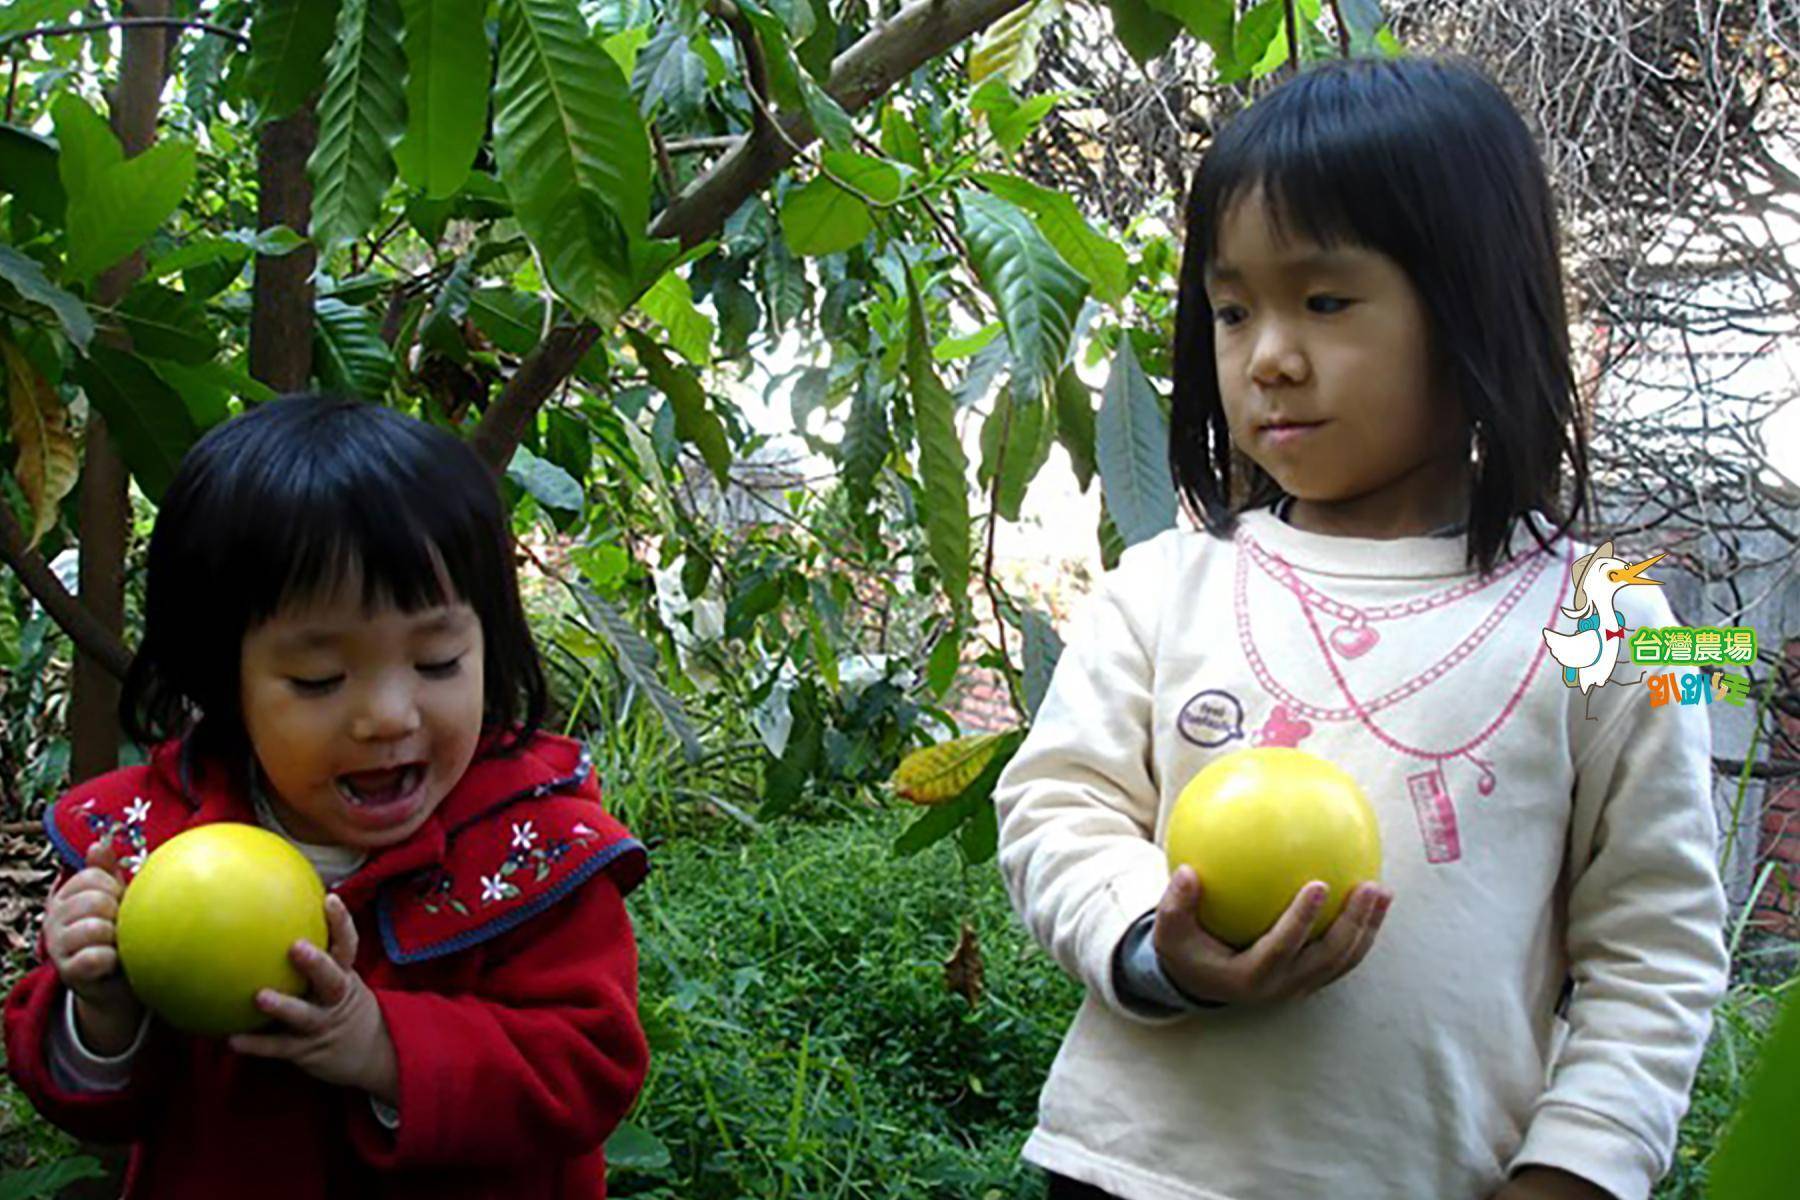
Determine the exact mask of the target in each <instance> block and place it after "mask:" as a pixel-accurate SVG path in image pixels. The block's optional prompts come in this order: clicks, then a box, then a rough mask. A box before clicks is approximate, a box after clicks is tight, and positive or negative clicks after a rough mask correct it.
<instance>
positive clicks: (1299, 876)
mask: <svg viewBox="0 0 1800 1200" xmlns="http://www.w3.org/2000/svg"><path fill="white" fill-rule="evenodd" d="M1166 846H1167V849H1168V854H1169V869H1170V870H1171V871H1172V870H1174V869H1175V868H1177V867H1179V866H1181V865H1182V864H1183V863H1186V864H1187V865H1189V866H1191V867H1193V868H1194V871H1195V873H1196V874H1197V875H1199V877H1200V886H1201V897H1200V924H1201V927H1202V928H1204V929H1206V930H1207V931H1208V932H1209V933H1211V934H1212V935H1213V936H1214V937H1216V938H1218V939H1219V940H1220V941H1222V942H1224V943H1226V944H1227V945H1230V946H1236V947H1240V948H1241V947H1244V946H1248V945H1250V944H1251V943H1252V942H1254V941H1256V939H1257V938H1259V937H1261V936H1262V935H1263V934H1264V933H1265V932H1267V931H1268V929H1269V927H1270V926H1272V925H1273V924H1275V922H1276V920H1277V919H1278V918H1279V917H1280V916H1281V914H1282V913H1283V912H1284V911H1286V909H1287V906H1288V905H1289V904H1291V903H1292V902H1293V900H1294V897H1295V895H1296V894H1297V893H1298V892H1299V891H1300V889H1301V888H1303V887H1305V886H1306V885H1307V884H1308V883H1310V882H1312V881H1313V880H1315V879H1316V880H1322V881H1324V882H1325V883H1326V884H1327V885H1329V886H1330V888H1331V891H1330V893H1329V895H1328V897H1327V900H1326V903H1325V907H1324V908H1323V909H1322V910H1320V912H1319V916H1318V918H1317V920H1315V921H1314V922H1313V927H1312V931H1311V934H1310V936H1312V937H1318V936H1319V935H1320V934H1321V933H1323V932H1324V931H1325V928H1326V926H1328V925H1330V924H1331V922H1332V920H1333V918H1335V917H1336V916H1337V915H1338V913H1339V911H1341V910H1342V909H1343V907H1344V901H1345V900H1347V899H1348V898H1349V896H1350V893H1351V892H1352V891H1353V890H1354V889H1355V888H1356V885H1357V884H1359V883H1365V882H1368V881H1372V880H1376V879H1379V878H1380V877H1381V829H1380V826H1379V825H1378V824H1377V822H1376V819H1375V810H1374V809H1372V808H1370V807H1369V801H1368V799H1367V798H1366V797H1364V796H1363V794H1362V789H1361V788H1359V787H1357V786H1356V781H1355V780H1354V779H1352V778H1351V777H1350V776H1349V775H1348V774H1346V773H1345V772H1344V771H1343V770H1342V769H1340V768H1339V767H1337V766H1336V765H1335V764H1333V763H1330V762H1327V761H1326V760H1325V759H1322V758H1320V757H1319V756H1318V755H1316V754H1308V753H1307V752H1306V751H1304V750H1296V749H1293V748H1291V747H1286V746H1262V747H1257V748H1255V749H1249V750H1238V751H1236V752H1234V753H1231V754H1227V755H1225V756H1224V757H1222V758H1219V759H1217V760H1216V761H1214V762H1211V763H1209V764H1207V766H1206V767H1205V768H1204V769H1202V770H1201V771H1200V773H1199V774H1197V775H1195V776H1194V777H1193V778H1192V779H1191V780H1189V781H1188V784H1187V786H1186V787H1184V788H1182V789H1181V794H1180V795H1179V796H1178V797H1176V800H1175V811H1174V812H1173V813H1171V814H1170V816H1169V828H1168V835H1167V841H1166Z"/></svg>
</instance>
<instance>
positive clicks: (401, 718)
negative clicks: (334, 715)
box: [350, 684, 419, 741]
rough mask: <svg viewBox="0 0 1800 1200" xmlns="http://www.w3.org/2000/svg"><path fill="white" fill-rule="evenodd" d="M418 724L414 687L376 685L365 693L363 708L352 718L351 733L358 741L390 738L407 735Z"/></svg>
mask: <svg viewBox="0 0 1800 1200" xmlns="http://www.w3.org/2000/svg"><path fill="white" fill-rule="evenodd" d="M418 727H419V707H418V705H417V704H415V703H413V696H412V690H411V689H410V688H407V687H405V686H403V685H394V684H388V685H377V686H376V687H374V688H371V689H370V690H369V691H368V692H366V693H365V694H364V700H363V704H362V708H361V710H360V711H359V712H358V713H357V714H356V716H355V717H354V718H353V719H352V720H351V723H350V733H351V736H353V737H355V738H356V739H358V740H359V741H387V740H390V739H393V738H397V737H404V736H406V735H407V734H409V733H412V732H413V731H414V730H416V729H418Z"/></svg>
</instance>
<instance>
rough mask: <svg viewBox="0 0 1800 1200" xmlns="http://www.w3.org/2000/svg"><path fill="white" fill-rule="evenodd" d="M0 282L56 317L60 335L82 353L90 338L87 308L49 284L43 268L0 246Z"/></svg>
mask: <svg viewBox="0 0 1800 1200" xmlns="http://www.w3.org/2000/svg"><path fill="white" fill-rule="evenodd" d="M0 279H3V280H5V281H6V282H7V283H9V284H11V285H12V287H13V290H14V291H16V292H18V293H19V295H20V297H22V298H23V299H24V300H25V301H26V302H27V303H29V304H35V305H39V306H41V307H43V308H47V309H49V310H50V311H51V312H52V313H54V314H56V319H57V321H58V322H59V323H60V324H61V325H62V330H63V334H64V335H65V336H67V337H68V339H69V340H70V341H71V342H74V343H75V345H76V346H78V347H79V348H81V349H83V350H86V349H87V344H88V340H89V339H90V338H92V337H93V336H94V321H93V318H92V317H90V316H88V310H87V305H85V304H83V303H82V302H81V301H79V300H77V299H76V298H75V297H74V296H72V295H70V294H69V293H68V292H65V291H63V290H62V289H61V288H59V287H57V286H56V285H55V284H54V283H51V282H50V280H49V279H48V278H46V277H45V275H44V269H43V268H42V267H40V266H38V265H37V262H36V261H35V260H33V259H29V258H26V257H25V256H24V255H23V254H20V253H19V252H18V251H17V250H14V249H13V248H12V247H11V246H6V245H0Z"/></svg>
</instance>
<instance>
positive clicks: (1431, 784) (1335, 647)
mask: <svg viewBox="0 0 1800 1200" xmlns="http://www.w3.org/2000/svg"><path fill="white" fill-rule="evenodd" d="M1236 540H1237V544H1238V550H1239V553H1238V556H1237V572H1236V579H1235V581H1234V594H1233V607H1234V608H1235V610H1236V616H1237V627H1238V641H1239V644H1240V645H1242V646H1243V648H1244V654H1245V657H1246V658H1247V659H1248V660H1249V663H1250V669H1251V671H1252V673H1253V674H1254V675H1255V676H1256V679H1257V682H1258V683H1259V684H1261V685H1262V687H1263V688H1264V690H1265V691H1267V692H1268V693H1269V695H1271V696H1273V697H1275V699H1276V700H1277V701H1278V702H1279V703H1277V704H1276V705H1275V707H1274V709H1273V710H1272V711H1271V713H1270V714H1269V718H1268V720H1267V721H1265V722H1264V724H1263V726H1262V728H1261V729H1260V730H1259V731H1258V733H1257V735H1256V738H1255V742H1256V744H1257V745H1259V746H1298V745H1299V744H1300V741H1301V739H1303V738H1305V737H1306V736H1307V735H1308V734H1310V733H1311V732H1312V731H1313V725H1312V722H1313V721H1326V722H1336V721H1348V720H1351V719H1355V720H1357V721H1359V722H1360V723H1361V724H1362V725H1363V727H1364V728H1365V729H1367V730H1368V731H1369V733H1370V734H1371V735H1372V736H1374V738H1375V739H1376V740H1377V741H1379V742H1380V743H1381V744H1382V745H1384V746H1386V747H1387V748H1388V749H1390V750H1392V751H1394V752H1396V753H1398V754H1401V755H1404V756H1406V757H1408V758H1413V759H1417V760H1420V761H1421V762H1422V763H1423V764H1425V769H1423V770H1419V771H1415V772H1412V773H1410V774H1408V775H1407V777H1406V784H1407V791H1408V793H1409V796H1410V798H1411V800H1412V802H1413V809H1414V812H1415V815H1416V816H1417V817H1418V821H1419V831H1420V835H1421V837H1422V838H1423V840H1424V844H1425V859H1426V861H1427V862H1431V863H1447V862H1455V861H1457V860H1458V859H1459V858H1461V857H1462V839H1461V835H1460V833H1459V831H1458V828H1457V823H1456V807H1455V803H1454V801H1453V799H1452V797H1451V795H1450V789H1449V786H1448V784H1447V783H1446V782H1445V778H1444V770H1443V764H1444V763H1445V762H1447V761H1450V760H1454V759H1458V758H1461V759H1466V760H1467V761H1468V762H1469V763H1470V764H1471V765H1472V766H1474V767H1475V768H1476V769H1477V770H1478V771H1479V772H1480V778H1479V781H1478V783H1477V785H1476V787H1477V790H1478V791H1479V792H1480V793H1481V794H1482V795H1483V796H1488V795H1492V794H1493V791H1494V788H1495V786H1496V782H1497V780H1496V778H1495V774H1494V769H1493V764H1492V763H1491V762H1489V761H1488V760H1486V759H1482V758H1479V757H1477V756H1476V754H1475V750H1476V748H1477V747H1479V746H1480V745H1481V744H1482V743H1484V742H1486V741H1487V740H1488V739H1489V738H1491V737H1493V736H1494V735H1495V734H1497V733H1499V732H1500V730H1501V729H1502V728H1504V727H1505V725H1506V722H1507V721H1508V720H1509V719H1510V718H1511V717H1512V714H1513V712H1514V711H1515V710H1516V709H1517V708H1518V704H1519V700H1520V698H1521V697H1522V696H1523V695H1524V694H1525V689H1526V687H1528V686H1529V685H1530V683H1531V680H1532V679H1533V678H1535V677H1536V675H1537V671H1538V667H1539V665H1540V664H1541V663H1542V662H1543V659H1544V645H1543V642H1542V639H1538V641H1537V647H1536V651H1535V652H1534V653H1533V655H1532V657H1531V662H1530V664H1529V665H1528V666H1527V667H1526V669H1525V672H1524V674H1523V675H1522V677H1521V678H1520V680H1519V683H1518V686H1517V687H1515V688H1514V689H1513V691H1512V694H1511V695H1510V696H1509V697H1508V698H1507V700H1506V702H1505V704H1504V705H1502V706H1501V708H1500V710H1499V711H1498V712H1497V713H1496V714H1495V715H1494V716H1493V717H1492V718H1491V719H1490V720H1488V721H1487V722H1486V723H1485V724H1484V725H1483V726H1482V727H1481V729H1480V730H1479V731H1478V732H1477V733H1475V734H1474V736H1472V737H1470V738H1468V739H1466V740H1465V741H1463V742H1462V743H1461V744H1460V745H1456V746H1450V747H1445V748H1431V747H1421V746H1413V745H1409V744H1407V743H1406V742H1404V741H1402V740H1401V739H1400V738H1398V737H1396V736H1395V735H1393V734H1392V733H1390V732H1388V731H1387V730H1386V729H1383V728H1382V727H1381V726H1380V725H1379V724H1377V723H1376V721H1375V715H1376V714H1377V713H1379V712H1381V711H1383V710H1384V709H1387V708H1389V707H1391V706H1393V705H1395V704H1398V703H1399V702H1400V701H1402V700H1405V699H1407V698H1408V697H1410V696H1413V695H1416V694H1417V693H1420V692H1423V691H1425V690H1426V689H1427V688H1429V687H1431V686H1432V685H1433V684H1434V683H1436V682H1437V681H1438V680H1440V679H1442V678H1443V677H1444V676H1445V675H1446V674H1448V673H1449V672H1450V671H1451V670H1452V669H1453V668H1455V667H1456V666H1457V664H1459V663H1461V662H1462V661H1463V660H1465V659H1467V658H1468V657H1469V656H1470V655H1471V654H1473V653H1474V652H1475V651H1476V649H1477V648H1479V647H1480V646H1481V644H1482V643H1483V642H1485V641H1487V639H1488V638H1489V637H1490V636H1492V634H1493V633H1494V632H1495V630H1497V629H1499V628H1500V627H1501V625H1502V623H1503V622H1504V621H1505V620H1506V617H1507V615H1508V614H1509V613H1511V612H1512V610H1513V609H1514V608H1516V607H1517V606H1518V604H1519V602H1520V601H1521V600H1523V599H1524V597H1525V596H1526V594H1527V593H1529V592H1530V590H1531V588H1532V585H1533V584H1535V583H1536V582H1537V580H1538V579H1539V577H1540V576H1542V575H1543V573H1544V572H1545V571H1546V570H1548V569H1549V566H1550V563H1551V562H1552V561H1553V558H1552V556H1551V555H1548V554H1542V553H1534V554H1530V555H1527V556H1523V557H1519V558H1514V559H1512V560H1511V561H1510V562H1508V563H1506V564H1504V565H1503V566H1502V567H1501V568H1500V569H1499V570H1497V571H1495V572H1494V573H1492V574H1490V575H1486V576H1477V577H1476V578H1474V579H1471V580H1467V581H1464V582H1463V583H1459V584H1457V585H1455V586H1454V587H1451V588H1448V589H1446V590H1444V591H1442V592H1439V593H1437V594H1436V595H1433V596H1424V597H1420V598H1418V599H1414V600H1409V601H1407V602H1405V603H1403V604H1392V605H1387V606H1384V607H1381V608H1366V609H1359V608H1355V607H1353V606H1350V605H1347V604H1343V603H1341V602H1340V601H1337V600H1334V599H1332V598H1331V597H1329V596H1327V595H1325V594H1324V593H1323V592H1320V591H1319V590H1318V589H1317V588H1315V587H1313V586H1311V585H1310V584H1308V583H1306V582H1305V581H1304V580H1302V579H1301V578H1300V577H1299V576H1298V574H1297V573H1296V572H1295V570H1294V568H1293V566H1292V565H1291V564H1289V563H1288V562H1287V561H1286V560H1284V559H1283V558H1282V557H1281V556H1280V555H1278V554H1275V553H1273V552H1272V551H1270V550H1268V549H1266V548H1265V547H1263V546H1262V545H1261V544H1260V543H1258V542H1257V540H1256V539H1255V538H1254V537H1252V536H1251V535H1250V534H1249V533H1248V532H1246V531H1244V530H1243V529H1242V528H1241V527H1240V529H1239V530H1238V534H1237V538H1236ZM1565 557H1569V554H1568V552H1565ZM1252 562H1254V563H1255V564H1256V566H1257V567H1259V568H1260V569H1261V570H1262V571H1263V572H1264V573H1265V574H1267V575H1268V576H1269V577H1270V578H1271V579H1273V580H1275V582H1277V583H1279V584H1281V586H1282V587H1283V588H1284V589H1285V590H1286V591H1287V592H1288V593H1290V594H1291V595H1292V596H1293V597H1294V599H1295V601H1296V602H1298V604H1299V606H1300V611H1301V614H1302V615H1303V616H1304V617H1305V618H1306V624H1307V628H1308V630H1309V631H1310V632H1311V634H1312V638H1313V641H1314V643H1315V645H1316V646H1317V647H1318V651H1319V656H1320V658H1322V659H1323V660H1324V662H1325V665H1326V668H1327V669H1328V670H1329V671H1330V673H1331V677H1332V680H1333V682H1334V683H1335V684H1336V686H1337V689H1338V691H1339V692H1340V693H1342V695H1343V697H1344V699H1345V700H1346V701H1347V702H1348V703H1346V704H1345V705H1343V706H1340V707H1336V708H1328V707H1325V706H1322V705H1317V704H1311V703H1309V702H1307V701H1305V700H1302V699H1300V698H1299V697H1298V696H1296V695H1294V693H1293V692H1292V691H1290V690H1289V689H1288V688H1286V687H1283V686H1282V684H1281V682H1280V681H1279V680H1278V679H1276V678H1275V675H1274V672H1273V671H1271V670H1270V669H1269V665H1268V663H1267V661H1266V660H1265V659H1264V658H1263V656H1262V653H1261V651H1260V650H1259V649H1258V647H1257V644H1256V638H1255V635H1254V634H1253V633H1252V631H1251V628H1250V610H1249V604H1248V602H1247V600H1246V593H1247V586H1248V580H1249V573H1250V564H1251V563H1252ZM1513 575H1517V576H1518V578H1517V579H1516V580H1515V581H1514V582H1513V584H1512V586H1511V587H1509V588H1508V589H1507V590H1506V592H1505V594H1504V595H1502V596H1501V597H1500V599H1499V601H1498V602H1497V603H1496V604H1495V606H1494V608H1493V610H1492V611H1491V612H1489V613H1488V614H1487V616H1486V617H1485V618H1483V619H1482V621H1481V622H1480V623H1479V624H1477V625H1476V626H1475V628H1474V629H1473V630H1472V631H1471V632H1470V633H1468V634H1467V635H1466V636H1464V637H1463V639H1462V640H1461V641H1459V642H1458V643H1457V644H1456V645H1455V646H1452V647H1451V648H1450V650H1449V651H1448V652H1446V653H1445V654H1444V655H1443V657H1441V658H1440V659H1439V660H1438V661H1437V662H1435V663H1433V664H1432V665H1431V666H1429V667H1427V668H1426V669H1425V670H1423V671H1420V672H1418V673H1417V674H1415V675H1413V676H1412V677H1411V678H1410V679H1407V680H1405V681H1403V682H1402V683H1401V684H1399V685H1398V686H1397V687H1394V688H1392V689H1390V690H1388V691H1387V692H1384V693H1383V694H1381V695H1380V696H1378V697H1376V698H1375V699H1373V700H1371V701H1367V702H1365V701H1363V700H1361V699H1359V698H1358V697H1357V695H1356V694H1355V692H1354V691H1353V690H1352V689H1351V686H1350V683H1349V681H1348V680H1347V679H1345V677H1344V672H1343V669H1342V668H1341V667H1340V666H1339V664H1338V661H1337V659H1338V656H1342V657H1343V658H1346V659H1354V658H1359V657H1361V656H1362V655H1363V654H1366V653H1367V652H1368V651H1369V650H1370V649H1371V648H1372V647H1373V646H1375V645H1376V643H1377V642H1378V641H1379V640H1380V635H1379V634H1378V633H1377V631H1376V630H1375V629H1374V628H1373V622H1376V621H1388V620H1395V619H1398V618H1402V617H1408V616H1413V615H1416V614H1419V613H1425V612H1430V611H1433V610H1435V609H1438V608H1442V607H1444V606H1445V605H1448V604H1454V603H1455V602H1457V601H1458V600H1461V599H1463V598H1465V597H1467V596H1471V595H1473V594H1475V593H1477V592H1480V591H1482V590H1484V589H1486V588H1488V587H1491V586H1493V585H1495V584H1498V583H1500V582H1502V581H1503V580H1505V579H1507V578H1508V577H1509V576H1513ZM1553 599H1555V600H1556V601H1557V602H1560V597H1554V598H1553ZM1320 612H1323V613H1324V614H1325V615H1326V616H1328V617H1331V618H1335V619H1336V620H1338V621H1340V622H1341V624H1339V625H1337V626H1336V627H1335V628H1333V629H1332V631H1331V634H1330V635H1329V636H1328V635H1327V634H1326V633H1325V632H1324V631H1323V630H1321V629H1320V626H1319V619H1318V615H1317V614H1318V613H1320ZM1334 652H1335V653H1334Z"/></svg>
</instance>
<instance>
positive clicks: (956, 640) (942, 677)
mask: <svg viewBox="0 0 1800 1200" xmlns="http://www.w3.org/2000/svg"><path fill="white" fill-rule="evenodd" d="M962 642H963V631H962V622H961V621H958V622H956V623H955V624H953V625H952V626H951V627H950V628H949V629H948V630H946V631H945V633H944V636H942V637H940V638H939V639H938V640H937V641H936V642H935V643H933V645H932V647H931V658H930V659H929V661H927V662H926V664H925V685H926V686H927V687H929V688H930V689H931V694H932V695H933V696H936V697H937V698H938V699H940V700H941V699H943V697H944V695H945V693H947V692H948V691H949V690H950V685H951V684H953V683H955V682H956V672H957V670H958V669H959V668H960V667H961V666H962Z"/></svg>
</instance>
